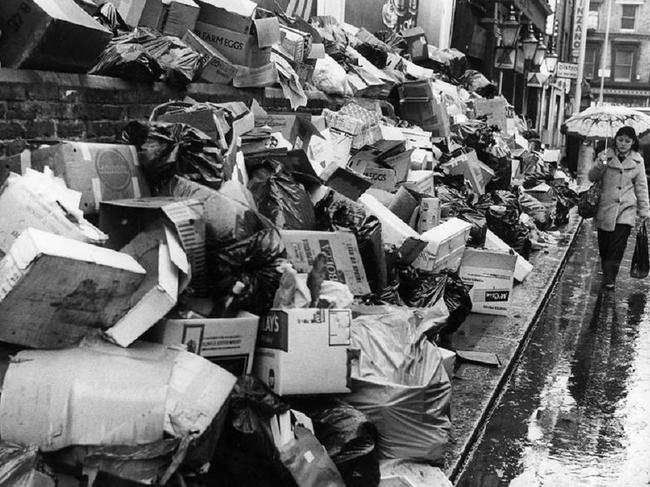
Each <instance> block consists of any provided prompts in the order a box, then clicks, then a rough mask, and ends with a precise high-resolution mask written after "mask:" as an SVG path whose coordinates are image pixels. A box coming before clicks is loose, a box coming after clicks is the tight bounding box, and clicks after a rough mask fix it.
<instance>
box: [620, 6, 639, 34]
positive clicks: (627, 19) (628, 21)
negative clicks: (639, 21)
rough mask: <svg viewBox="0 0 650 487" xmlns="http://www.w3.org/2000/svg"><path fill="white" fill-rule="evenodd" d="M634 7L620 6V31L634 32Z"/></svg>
mask: <svg viewBox="0 0 650 487" xmlns="http://www.w3.org/2000/svg"><path fill="white" fill-rule="evenodd" d="M636 8H637V6H636V5H621V9H622V12H621V29H624V30H634V26H635V24H636Z"/></svg>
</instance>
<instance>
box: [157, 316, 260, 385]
mask: <svg viewBox="0 0 650 487" xmlns="http://www.w3.org/2000/svg"><path fill="white" fill-rule="evenodd" d="M259 320H260V319H259V317H258V316H255V315H254V314H251V313H246V312H242V313H240V314H239V315H238V316H236V317H234V318H190V319H170V320H163V321H161V322H160V323H158V324H157V325H156V326H154V327H153V328H152V329H151V332H150V334H149V335H148V336H147V337H148V338H149V339H151V340H153V341H155V342H158V343H164V344H166V345H180V344H183V345H185V346H186V347H187V351H188V352H192V353H196V354H198V355H201V356H202V357H204V358H206V359H207V360H209V361H210V362H213V363H215V364H217V365H219V366H220V367H223V368H224V369H226V370H227V371H228V372H230V373H231V374H233V375H235V376H236V377H239V376H242V375H244V374H250V373H251V372H252V370H253V357H254V355H255V340H256V339H257V332H258V324H259Z"/></svg>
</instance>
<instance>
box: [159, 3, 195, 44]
mask: <svg viewBox="0 0 650 487" xmlns="http://www.w3.org/2000/svg"><path fill="white" fill-rule="evenodd" d="M166 3H167V14H166V18H165V25H164V26H163V29H162V33H163V34H165V35H168V36H176V37H183V36H184V35H185V33H186V32H188V31H190V32H191V31H192V30H194V27H195V26H196V21H197V19H198V18H199V6H198V5H197V4H196V3H194V2H193V1H192V0H167V2H166Z"/></svg>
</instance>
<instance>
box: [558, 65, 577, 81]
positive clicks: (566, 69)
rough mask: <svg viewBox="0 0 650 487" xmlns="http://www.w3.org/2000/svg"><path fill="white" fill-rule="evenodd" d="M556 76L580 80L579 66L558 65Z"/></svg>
mask: <svg viewBox="0 0 650 487" xmlns="http://www.w3.org/2000/svg"><path fill="white" fill-rule="evenodd" d="M555 76H557V77H558V78H569V79H578V65H577V64H576V63H557V67H556V68H555Z"/></svg>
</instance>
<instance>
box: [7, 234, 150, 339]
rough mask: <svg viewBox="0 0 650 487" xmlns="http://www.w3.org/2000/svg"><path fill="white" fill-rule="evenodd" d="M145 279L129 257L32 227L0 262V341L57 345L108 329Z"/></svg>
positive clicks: (125, 311)
mask: <svg viewBox="0 0 650 487" xmlns="http://www.w3.org/2000/svg"><path fill="white" fill-rule="evenodd" d="M144 278H145V270H144V268H143V267H142V266H141V265H140V264H138V263H137V262H136V261H135V259H133V257H131V256H130V255H127V254H123V253H120V252H115V251H114V250H109V249H104V248H101V247H97V246H95V245H90V244H86V243H83V242H78V241H76V240H72V239H69V238H65V237H60V236H58V235H55V234H53V233H47V232H43V231H40V230H35V229H33V228H30V229H27V230H25V231H24V232H23V233H22V234H21V235H20V236H19V237H18V238H17V239H16V241H15V242H14V244H13V245H12V246H11V248H10V249H9V252H8V253H7V255H5V257H4V258H3V259H2V260H1V261H0V340H2V341H6V342H9V343H16V344H18V345H25V346H29V347H34V348H61V347H64V346H69V345H72V344H74V343H77V342H78V341H79V339H81V338H82V337H84V336H85V335H86V334H87V333H88V332H90V331H92V330H93V329H94V330H95V331H98V330H101V329H108V328H110V327H111V326H113V325H114V324H115V323H116V322H117V321H118V320H119V319H120V318H121V317H123V316H124V315H125V314H126V313H127V312H128V311H129V309H130V306H131V303H130V299H131V297H132V294H133V292H134V291H135V290H136V289H137V288H138V286H139V285H140V283H141V282H142V281H143V279H144Z"/></svg>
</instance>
